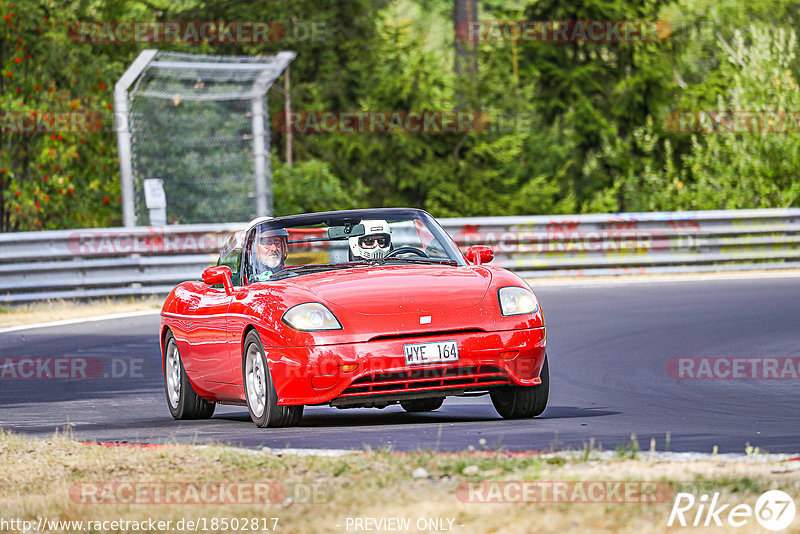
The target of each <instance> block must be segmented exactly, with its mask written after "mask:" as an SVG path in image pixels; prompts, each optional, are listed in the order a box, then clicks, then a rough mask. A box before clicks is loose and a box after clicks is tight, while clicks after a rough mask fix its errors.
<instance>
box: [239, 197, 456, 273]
mask: <svg viewBox="0 0 800 534" xmlns="http://www.w3.org/2000/svg"><path fill="white" fill-rule="evenodd" d="M365 219H366V220H369V219H386V220H392V221H394V222H397V221H399V220H409V221H412V220H414V219H419V220H421V221H422V222H423V224H424V225H425V227H426V228H427V229H428V231H430V232H431V234H433V237H434V238H435V239H436V240H437V241H438V242H439V244H440V245H441V247H442V248H443V249H444V252H445V253H446V254H447V255H448V258H432V261H431V262H430V265H445V266H459V267H463V266H466V265H467V261H466V260H465V259H464V255H463V254H462V253H461V250H460V249H459V248H458V246H457V245H456V244H455V242H454V241H453V239H452V238H451V237H450V235H449V234H448V233H447V232H446V231H445V230H444V228H442V226H441V225H440V224H439V223H438V221H436V219H435V218H434V217H433V216H432V215H430V214H429V213H428V212H426V211H424V210H421V209H415V208H379V209H363V210H345V211H329V212H319V213H305V214H301V215H289V216H285V217H276V218H262V219H257V220H255V221H253V223H251V225H250V227H249V228H248V229H247V235H246V237H245V240H244V241H245V242H244V254H242V269H241V270H242V272H243V273H244V272H247V277H248V280H247V284H248V285H249V284H251V283H254V282H255V281H250V280H249V274H250V273H249V267H248V266H249V264H250V255H251V252H250V251H251V246H252V241H253V239H254V236H255V235H256V234H257V233H263V232H264V231H267V230H279V229H290V228H297V227H311V226H315V225H325V226H337V225H344V224H345V223H347V222H352V223H358V222H360V221H361V220H365ZM325 240H326V241H331V239H325ZM337 241H338V240H337ZM398 259H399V260H402V258H398ZM420 259H422V258H420ZM348 263H352V264H353V266H354V267H355V266H363V263H364V262H363V261H353V262H343V263H339V264H337V265H348ZM368 263H369V264H370V265H375V266H383V265H396V264H405V265H409V266H411V265H415V264H417V263H416V262H403V261H398V262H397V263H396V264H395V263H392V262H391V258H390V259H389V261H370V262H368ZM309 265H316V264H309ZM289 278H293V277H289ZM286 279H287V277H284V276H282V277H278V278H276V280H286Z"/></svg>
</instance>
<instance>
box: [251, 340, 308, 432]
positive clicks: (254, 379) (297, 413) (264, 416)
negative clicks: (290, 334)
mask: <svg viewBox="0 0 800 534" xmlns="http://www.w3.org/2000/svg"><path fill="white" fill-rule="evenodd" d="M242 375H243V376H242V385H243V386H244V393H245V399H246V400H247V410H248V411H249V412H250V419H252V420H253V422H254V423H255V424H256V426H259V427H261V428H267V427H270V428H279V427H287V426H297V425H298V424H299V423H300V419H301V418H302V417H303V405H302V404H301V405H299V406H279V405H278V394H277V393H276V392H275V384H273V382H272V374H271V373H270V371H269V366H268V365H267V358H266V356H265V354H264V345H262V344H261V338H260V337H259V336H258V333H257V332H256V331H255V330H251V331H250V332H249V333H248V334H247V336H246V337H245V339H244V352H243V354H242Z"/></svg>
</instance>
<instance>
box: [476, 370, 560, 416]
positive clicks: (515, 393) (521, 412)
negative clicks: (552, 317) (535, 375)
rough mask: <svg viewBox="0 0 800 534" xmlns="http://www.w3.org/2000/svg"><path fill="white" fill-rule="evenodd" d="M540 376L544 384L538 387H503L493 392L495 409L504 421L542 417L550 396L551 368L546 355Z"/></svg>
mask: <svg viewBox="0 0 800 534" xmlns="http://www.w3.org/2000/svg"><path fill="white" fill-rule="evenodd" d="M539 376H540V377H541V378H542V383H541V384H539V385H538V386H503V387H500V388H495V389H493V390H492V391H491V393H490V395H491V397H492V404H494V409H495V410H497V413H499V414H500V415H501V416H502V417H503V419H526V418H529V417H536V416H537V415H541V413H542V412H543V411H544V409H545V408H546V407H547V397H548V396H549V395H550V367H549V365H548V364H547V355H546V354H545V356H544V365H543V366H542V372H541V374H540V375H539Z"/></svg>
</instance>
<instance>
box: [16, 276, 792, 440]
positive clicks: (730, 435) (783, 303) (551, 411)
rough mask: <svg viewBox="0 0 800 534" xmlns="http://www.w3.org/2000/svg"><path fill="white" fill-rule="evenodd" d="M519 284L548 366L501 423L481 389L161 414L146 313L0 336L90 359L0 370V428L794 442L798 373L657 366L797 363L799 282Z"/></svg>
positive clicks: (212, 436) (284, 436) (154, 320)
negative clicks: (369, 401) (399, 400)
mask: <svg viewBox="0 0 800 534" xmlns="http://www.w3.org/2000/svg"><path fill="white" fill-rule="evenodd" d="M534 289H536V291H537V294H538V296H539V298H540V301H541V303H542V306H543V308H544V310H545V316H546V320H547V327H548V330H547V334H548V354H549V359H550V372H551V394H550V404H549V406H548V408H547V410H546V411H545V412H544V414H543V415H542V416H541V417H539V418H536V419H531V420H523V421H504V420H502V419H500V417H499V416H498V415H497V414H496V412H495V411H494V408H493V407H492V405H491V401H490V400H489V398H488V397H477V398H449V399H447V400H446V401H445V404H444V406H443V407H442V408H441V409H439V410H438V411H436V412H433V413H430V414H413V415H412V414H406V413H405V412H403V411H402V409H401V408H400V407H399V406H392V407H389V408H386V409H384V410H378V409H356V410H337V409H334V408H328V407H311V408H306V411H305V415H304V416H303V420H302V422H301V423H300V426H299V427H297V428H290V429H259V428H257V427H256V426H255V425H253V424H252V423H251V422H250V418H249V415H248V413H247V409H246V408H244V407H229V406H224V407H223V406H218V407H217V412H216V414H215V415H214V418H213V419H212V420H210V421H174V420H173V419H172V418H171V417H170V415H169V411H168V410H167V406H166V399H165V396H164V391H163V382H162V380H163V379H162V374H161V356H160V353H159V346H158V340H157V330H158V315H157V314H153V315H146V316H140V317H133V318H127V319H113V320H105V321H101V322H88V323H82V324H75V325H69V326H60V327H48V328H39V329H29V330H24V331H15V332H6V333H0V359H4V358H9V357H10V358H15V357H22V356H30V357H36V358H42V357H54V358H58V357H62V356H83V357H85V358H87V360H89V361H93V362H95V363H96V364H97V365H90V369H88V374H89V375H94V374H96V375H98V376H97V377H96V378H93V379H92V378H89V379H82V380H58V379H49V380H39V379H19V378H14V377H13V376H11V377H9V376H8V372H6V373H4V376H3V378H2V379H0V426H1V427H3V428H6V429H11V430H14V431H17V432H24V433H26V434H30V435H33V436H38V437H47V436H48V435H50V434H52V433H53V432H54V431H55V430H56V429H60V428H63V427H64V426H65V425H70V426H71V427H72V429H73V431H74V433H75V435H76V436H77V437H79V438H81V439H87V440H97V441H129V442H157V443H165V442H167V443H168V442H175V441H177V442H209V441H214V442H227V443H230V444H235V445H243V446H248V447H258V446H267V447H273V448H283V447H299V448H347V449H350V448H362V447H365V446H368V447H371V448H381V447H391V448H392V449H394V450H408V449H418V448H419V449H439V450H464V449H467V448H469V447H470V446H472V447H474V448H475V449H479V450H480V449H490V448H491V449H494V448H503V449H508V450H530V449H535V450H544V449H550V448H554V447H555V448H564V447H572V448H580V447H582V446H583V445H584V444H587V443H589V441H590V439H594V444H595V445H596V446H602V447H603V448H605V449H614V448H615V447H618V446H626V445H628V444H629V442H630V437H631V434H635V435H636V437H637V439H638V442H639V444H640V446H641V448H643V449H647V448H649V445H650V440H651V438H655V440H656V447H657V449H658V450H665V449H666V448H667V446H668V448H669V450H671V451H700V452H711V450H712V448H713V446H714V445H717V446H718V447H719V451H720V452H736V453H743V452H744V450H745V446H746V443H750V444H751V445H753V446H758V447H759V448H760V449H761V450H762V451H769V452H774V453H780V452H783V453H797V452H800V380H798V379H782V380H775V379H770V380H765V379H700V380H686V379H676V378H672V377H670V375H669V374H668V372H667V362H668V360H670V359H671V358H679V357H684V358H685V357H708V358H712V357H727V358H734V357H737V358H738V357H750V358H787V357H793V358H799V357H800V277H783V278H779V277H775V278H770V277H767V276H765V277H760V278H749V279H715V280H696V281H686V280H684V281H674V282H673V281H668V282H654V283H632V284H605V285H591V284H587V285H583V286H575V285H571V286H543V287H540V288H537V287H536V285H535V284H534ZM94 358H97V360H94ZM795 361H796V360H795ZM51 363H52V362H51ZM53 365H55V363H53ZM0 371H2V369H0ZM6 371H8V370H6ZM62 371H63V369H62ZM668 433H669V436H670V439H669V444H667V437H666V436H667V434H668Z"/></svg>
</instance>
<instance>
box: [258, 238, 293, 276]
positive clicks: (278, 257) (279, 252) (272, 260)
mask: <svg viewBox="0 0 800 534" xmlns="http://www.w3.org/2000/svg"><path fill="white" fill-rule="evenodd" d="M255 253H256V259H257V261H258V263H260V264H261V265H264V266H266V267H267V268H268V269H270V270H271V271H274V270H276V269H278V268H280V267H283V262H284V261H286V255H287V254H288V253H289V232H288V231H287V230H286V229H285V228H279V229H277V230H266V231H264V232H262V233H261V234H260V235H259V236H258V237H257V238H256V243H255Z"/></svg>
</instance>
